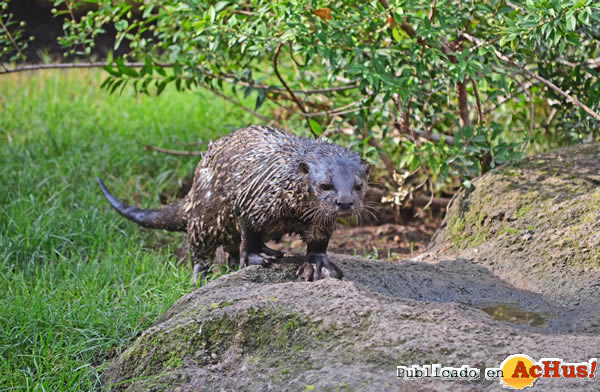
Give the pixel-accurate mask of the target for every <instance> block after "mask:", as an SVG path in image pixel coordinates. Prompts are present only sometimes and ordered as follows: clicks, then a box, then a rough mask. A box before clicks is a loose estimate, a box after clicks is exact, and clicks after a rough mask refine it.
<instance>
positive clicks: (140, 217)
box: [97, 178, 187, 231]
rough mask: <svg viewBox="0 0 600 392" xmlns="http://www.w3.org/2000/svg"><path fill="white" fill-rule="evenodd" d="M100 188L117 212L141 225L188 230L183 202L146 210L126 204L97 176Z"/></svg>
mask: <svg viewBox="0 0 600 392" xmlns="http://www.w3.org/2000/svg"><path fill="white" fill-rule="evenodd" d="M97 180H98V184H100V189H102V192H103V193H104V196H106V199H108V202H109V203H110V205H111V206H113V208H114V209H115V210H117V212H118V213H119V214H121V215H123V216H124V217H125V218H127V219H129V220H131V221H133V222H135V223H137V224H138V225H140V226H143V227H147V228H150V229H164V230H169V231H186V226H187V225H186V223H187V222H186V219H185V216H184V215H183V213H182V209H181V202H176V203H172V204H169V205H167V206H165V207H163V208H160V209H157V210H145V209H141V208H137V207H133V206H130V205H128V204H125V203H123V202H121V201H119V200H117V198H116V197H114V196H113V195H112V193H110V192H109V191H108V189H106V186H105V185H104V183H103V182H102V180H101V179H100V178H97Z"/></svg>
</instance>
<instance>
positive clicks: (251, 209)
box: [97, 126, 371, 281]
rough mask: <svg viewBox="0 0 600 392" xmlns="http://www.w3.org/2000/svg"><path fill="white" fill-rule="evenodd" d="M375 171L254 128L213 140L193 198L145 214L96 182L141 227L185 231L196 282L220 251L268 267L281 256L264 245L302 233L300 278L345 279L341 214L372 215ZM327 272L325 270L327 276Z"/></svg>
mask: <svg viewBox="0 0 600 392" xmlns="http://www.w3.org/2000/svg"><path fill="white" fill-rule="evenodd" d="M370 171H371V166H370V165H369V164H367V163H365V162H364V161H363V160H361V158H360V156H359V155H358V154H357V153H355V152H353V151H351V150H350V149H348V148H344V147H341V146H339V145H337V144H335V143H332V142H329V141H327V140H324V139H307V138H304V137H299V136H296V135H293V134H291V133H289V132H286V131H284V130H281V129H278V128H274V127H270V126H250V127H247V128H242V129H239V130H237V131H234V132H233V133H231V134H229V135H227V136H224V137H222V138H220V139H217V140H215V141H213V142H211V143H210V144H209V145H208V149H207V151H206V152H205V153H204V154H203V156H202V159H201V160H200V162H199V163H198V165H197V167H196V170H195V172H194V179H193V184H192V187H191V189H190V191H189V193H188V194H187V195H186V196H185V197H184V198H183V199H181V200H179V201H177V202H175V203H172V204H169V205H166V206H165V207H163V208H160V209H141V208H138V207H133V206H130V205H128V204H125V203H124V202H121V201H119V200H118V199H117V198H115V197H114V196H113V195H112V194H111V193H110V192H109V191H108V189H107V188H106V186H105V185H104V183H103V182H102V180H100V178H98V179H97V180H98V183H99V185H100V188H101V189H102V192H103V193H104V195H105V196H106V198H107V199H108V201H109V203H110V204H111V205H112V207H114V209H115V210H117V212H118V213H119V214H121V215H122V216H124V217H125V218H127V219H129V220H131V221H133V222H135V223H137V224H138V225H140V226H143V227H147V228H153V229H165V230H170V231H184V232H187V235H188V240H189V250H190V255H191V259H192V262H193V264H194V281H195V280H196V278H197V276H198V274H199V273H201V272H202V273H205V271H206V270H207V268H208V266H209V265H210V262H211V261H212V260H214V257H215V251H216V249H217V248H218V247H219V246H220V245H222V246H223V248H224V250H225V251H227V252H228V253H229V255H230V256H231V257H232V258H233V259H239V262H240V265H241V267H245V266H248V265H261V266H268V265H269V264H270V263H271V262H272V261H273V260H276V259H279V258H281V257H283V255H284V254H283V253H282V252H280V251H277V250H274V249H271V248H269V247H267V246H266V245H265V242H267V241H269V240H271V239H277V238H280V237H281V236H282V235H283V234H286V233H287V234H292V233H297V234H300V236H301V237H302V239H303V241H304V242H305V243H306V246H307V254H306V260H305V263H304V264H303V265H302V266H301V267H300V268H299V269H298V271H297V273H296V275H297V276H299V277H302V278H304V279H305V280H307V281H314V280H319V279H322V278H324V277H327V276H330V277H334V278H337V279H341V278H342V277H343V273H342V271H341V270H340V269H339V268H338V267H337V266H336V265H335V264H334V263H332V262H331V261H330V260H329V258H328V257H327V247H328V244H329V239H330V237H331V234H332V233H333V231H334V229H335V223H336V218H337V217H339V216H350V215H354V216H357V218H358V219H361V218H363V217H367V216H368V214H370V212H369V210H368V207H367V206H366V205H365V202H364V198H365V192H366V190H367V183H368V178H369V174H370ZM323 268H325V269H326V271H324V270H323Z"/></svg>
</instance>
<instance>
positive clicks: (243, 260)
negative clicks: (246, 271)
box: [240, 224, 283, 268]
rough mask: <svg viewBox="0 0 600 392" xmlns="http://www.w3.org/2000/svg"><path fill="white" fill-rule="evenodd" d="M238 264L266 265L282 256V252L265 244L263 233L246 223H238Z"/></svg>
mask: <svg viewBox="0 0 600 392" xmlns="http://www.w3.org/2000/svg"><path fill="white" fill-rule="evenodd" d="M240 234H241V237H242V238H241V241H240V266H241V267H242V268H244V267H246V266H248V265H262V266H263V267H268V266H269V265H270V264H271V261H273V260H276V259H280V258H282V257H283V253H282V252H280V251H278V250H275V249H271V248H269V247H268V246H266V245H265V243H264V241H263V234H262V233H261V232H258V231H255V230H253V229H251V228H250V227H248V226H247V225H244V224H240Z"/></svg>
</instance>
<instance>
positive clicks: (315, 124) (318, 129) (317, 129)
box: [308, 118, 323, 136]
mask: <svg viewBox="0 0 600 392" xmlns="http://www.w3.org/2000/svg"><path fill="white" fill-rule="evenodd" d="M308 123H309V125H310V129H312V131H313V132H314V134H315V135H317V136H319V135H320V134H322V133H323V128H322V127H321V125H320V124H319V123H318V122H316V121H315V120H313V119H312V118H310V119H308Z"/></svg>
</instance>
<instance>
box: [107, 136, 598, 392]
mask: <svg viewBox="0 0 600 392" xmlns="http://www.w3.org/2000/svg"><path fill="white" fill-rule="evenodd" d="M599 157H600V146H598V145H593V146H585V147H583V148H582V147H580V148H579V149H571V150H563V151H560V152H557V153H554V154H549V155H545V156H541V157H540V156H538V157H535V158H531V159H528V160H525V161H523V162H521V163H519V164H517V165H515V166H512V167H503V168H500V169H499V170H496V171H494V172H493V173H491V174H488V175H486V176H483V177H482V178H480V179H478V180H476V181H474V185H475V190H474V191H472V192H471V193H470V194H468V195H459V197H458V198H457V199H456V200H455V201H454V203H453V205H452V207H451V208H450V211H449V215H448V218H447V220H446V223H445V227H444V229H443V230H442V231H441V232H440V233H439V234H438V235H437V236H436V238H435V241H434V242H433V245H432V248H431V251H430V252H429V253H427V254H424V255H422V256H420V257H419V259H418V260H405V261H403V262H400V263H390V262H383V261H372V260H364V259H360V258H355V257H348V256H341V255H331V257H332V260H333V261H334V262H335V263H336V264H338V266H339V267H340V268H341V269H342V270H343V271H344V280H342V281H338V280H333V279H326V280H322V281H318V282H314V283H307V282H302V281H299V280H298V279H297V278H296V277H295V275H294V272H295V270H296V268H297V267H298V265H299V264H300V263H301V262H302V259H301V258H294V257H288V258H285V259H283V260H282V261H281V262H280V263H278V264H275V265H273V266H272V267H271V268H268V269H264V268H261V267H249V268H245V269H243V270H241V271H238V272H235V273H231V274H229V275H227V276H223V277H221V278H219V279H217V280H215V281H213V282H211V283H210V284H208V285H206V286H204V287H202V288H200V289H198V290H196V291H195V292H193V293H191V294H189V295H187V296H185V297H183V298H181V299H180V300H179V301H177V303H175V305H174V306H173V307H172V308H171V309H170V310H169V311H168V312H166V313H165V314H164V315H163V316H162V317H160V319H159V320H157V321H156V322H155V323H154V325H153V326H152V327H151V328H149V329H148V330H147V331H146V332H144V334H143V335H142V336H140V337H139V338H138V339H137V340H136V341H135V342H133V343H132V345H131V347H130V348H129V349H128V350H127V351H126V352H124V353H123V354H122V355H121V356H120V357H119V358H117V359H116V360H115V361H114V362H113V363H112V364H111V365H110V366H109V368H108V369H107V370H106V372H105V374H104V382H105V385H106V387H107V388H110V389H112V390H127V391H162V390H164V391H173V390H175V391H205V390H206V391H221V390H225V391H234V390H235V391H309V390H315V391H327V390H329V391H338V390H341V391H344V390H350V391H354V390H356V391H363V390H365V391H389V390H401V391H404V390H406V391H420V390H448V391H456V390H459V391H481V390H502V387H501V384H500V382H499V381H498V380H495V381H486V380H485V379H483V375H482V377H481V378H482V379H481V380H479V381H469V382H468V381H461V382H455V381H446V380H439V379H426V380H418V381H411V380H404V379H397V378H396V366H399V365H404V366H410V365H413V364H419V365H421V364H432V363H440V364H442V366H454V367H460V366H461V365H463V364H465V365H469V366H472V367H479V368H482V369H483V368H485V367H498V366H499V365H500V363H501V362H502V361H503V360H504V359H505V358H506V356H508V355H510V354H516V353H525V354H528V355H529V356H531V357H533V358H534V359H539V358H542V357H560V358H563V359H565V360H566V361H568V362H583V361H587V360H588V359H589V358H590V357H598V356H600V355H599V354H600V336H599V334H598V332H600V316H599V315H600V306H598V304H599V302H598V300H597V298H598V292H599V290H600V279H599V276H600V275H599V272H600V259H599V258H598V252H599V246H598V243H597V242H598V241H599V238H600V237H599V235H600V234H599V233H600V226H599V222H600V190H599V189H598V184H599V183H600V178H599V177H598V165H600V159H599ZM471 217H473V218H474V219H471ZM594 241H596V242H594ZM536 387H538V388H540V389H541V390H556V391H562V390H566V388H569V389H575V390H580V391H584V390H589V391H596V390H599V388H600V384H599V382H597V381H581V380H569V381H567V380H551V381H547V380H539V381H538V383H537V384H536Z"/></svg>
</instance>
